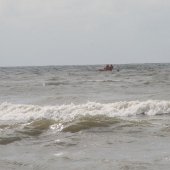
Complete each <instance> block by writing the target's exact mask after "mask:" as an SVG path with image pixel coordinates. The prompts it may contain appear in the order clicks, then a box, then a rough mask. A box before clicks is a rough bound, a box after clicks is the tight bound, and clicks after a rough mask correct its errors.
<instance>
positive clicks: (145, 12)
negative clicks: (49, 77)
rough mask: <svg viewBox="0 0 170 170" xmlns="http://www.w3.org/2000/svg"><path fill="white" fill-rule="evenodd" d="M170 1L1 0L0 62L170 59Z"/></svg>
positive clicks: (145, 60)
mask: <svg viewBox="0 0 170 170" xmlns="http://www.w3.org/2000/svg"><path fill="white" fill-rule="evenodd" d="M169 11H170V1H169V0H106V1H104V0H0V66H28V65H86V64H106V63H112V64H125V63H160V62H163V63H170V12H169Z"/></svg>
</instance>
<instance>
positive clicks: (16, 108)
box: [0, 100, 170, 122]
mask: <svg viewBox="0 0 170 170" xmlns="http://www.w3.org/2000/svg"><path fill="white" fill-rule="evenodd" d="M141 113H143V114H145V115H151V116H152V115H157V114H160V115H161V114H168V113H170V101H159V100H148V101H123V102H115V103H108V104H102V103H95V102H88V103H86V104H80V105H75V104H69V105H57V106H38V105H23V104H11V103H2V104H0V120H16V121H21V122H22V121H24V122H25V121H29V120H31V119H33V120H35V119H39V118H47V119H54V120H56V121H59V122H68V121H72V120H74V119H76V118H79V117H82V116H89V115H90V116H96V115H106V116H108V117H116V116H135V115H138V114H141Z"/></svg>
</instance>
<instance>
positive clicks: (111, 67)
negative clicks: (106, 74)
mask: <svg viewBox="0 0 170 170" xmlns="http://www.w3.org/2000/svg"><path fill="white" fill-rule="evenodd" d="M112 70H113V65H112V64H110V65H109V64H107V65H106V66H105V67H104V68H103V69H99V71H112Z"/></svg>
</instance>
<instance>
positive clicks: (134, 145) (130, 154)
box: [0, 64, 170, 170]
mask: <svg viewBox="0 0 170 170" xmlns="http://www.w3.org/2000/svg"><path fill="white" fill-rule="evenodd" d="M102 67H103V66H101V65H90V66H89V65H87V66H46V67H10V68H7V67H1V68H0V80H1V81H0V170H46V169H48V170H54V169H57V170H65V169H69V170H103V169H104V170H112V169H114V170H145V169H146V170H160V169H163V170H169V169H170V90H169V89H170V88H169V87H170V64H133V65H130V64H127V65H114V70H113V71H106V72H104V71H98V69H100V68H102ZM118 70H119V71H118Z"/></svg>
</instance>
